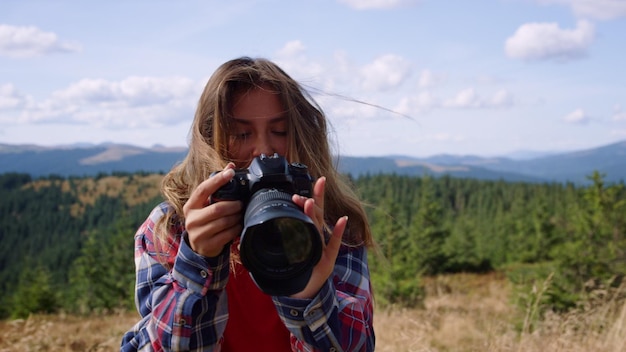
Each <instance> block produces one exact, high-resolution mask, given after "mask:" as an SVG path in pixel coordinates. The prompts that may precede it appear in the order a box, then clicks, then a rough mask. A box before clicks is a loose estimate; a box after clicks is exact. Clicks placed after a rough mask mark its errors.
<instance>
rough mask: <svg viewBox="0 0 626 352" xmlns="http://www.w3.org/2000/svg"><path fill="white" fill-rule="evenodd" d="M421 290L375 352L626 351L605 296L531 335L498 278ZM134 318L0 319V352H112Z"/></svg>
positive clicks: (388, 316)
mask: <svg viewBox="0 0 626 352" xmlns="http://www.w3.org/2000/svg"><path fill="white" fill-rule="evenodd" d="M425 285H426V286H425V287H426V290H427V299H426V302H425V307H424V309H415V310H402V309H389V310H382V309H379V310H378V311H377V312H376V316H375V327H376V335H377V344H376V345H377V348H376V350H377V351H394V352H401V351H421V352H435V351H437V352H443V351H459V352H464V351H467V352H469V351H511V352H521V351H525V352H544V351H563V352H565V351H567V352H583V351H584V352H588V351H594V352H626V306H625V305H624V303H623V302H622V303H618V302H617V301H614V300H612V299H610V298H607V299H606V300H605V302H603V303H602V304H599V305H597V306H596V307H594V308H593V309H589V310H587V311H585V312H574V313H571V314H568V315H565V316H548V317H546V319H545V320H544V321H542V322H541V323H539V324H538V325H536V326H535V329H533V330H532V331H531V329H525V328H524V324H521V325H522V326H521V327H516V324H515V322H516V321H517V322H520V321H522V322H523V321H524V316H525V315H526V314H525V313H524V312H519V311H516V310H515V309H514V308H513V306H512V305H511V303H510V294H511V293H510V287H509V285H508V284H507V282H506V280H504V279H503V278H502V277H499V276H497V275H482V276H477V275H455V276H444V277H438V278H431V279H426V280H425ZM531 310H532V307H531ZM528 313H531V311H530V310H529V312H528ZM520 314H521V315H520ZM515 318H517V319H515ZM135 320H136V315H135V314H134V313H123V314H116V315H105V316H97V317H90V318H81V317H75V316H65V315H54V316H32V317H30V318H28V319H26V320H14V321H4V322H0V351H1V352H5V351H6V352H8V351H114V350H117V349H118V345H119V341H120V338H121V336H122V334H123V333H124V331H125V330H126V329H127V328H128V327H130V326H131V325H133V324H134V322H135ZM518 326H519V324H518ZM520 329H521V331H522V332H521V333H520V332H519V331H520Z"/></svg>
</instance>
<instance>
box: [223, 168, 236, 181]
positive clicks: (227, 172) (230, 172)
mask: <svg viewBox="0 0 626 352" xmlns="http://www.w3.org/2000/svg"><path fill="white" fill-rule="evenodd" d="M233 176H235V170H233V169H228V170H224V171H223V172H222V177H223V178H224V179H225V180H230V179H231V178H233Z"/></svg>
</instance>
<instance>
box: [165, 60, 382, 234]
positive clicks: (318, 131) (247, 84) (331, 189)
mask: <svg viewBox="0 0 626 352" xmlns="http://www.w3.org/2000/svg"><path fill="white" fill-rule="evenodd" d="M261 86H263V87H270V88H271V89H272V90H273V91H275V92H276V93H277V94H278V96H279V97H280V99H281V102H282V104H283V106H284V107H285V108H286V111H287V116H288V121H289V122H288V133H287V135H288V136H289V138H288V147H287V148H288V152H287V155H288V158H289V159H290V160H289V161H290V162H294V161H298V162H300V163H303V164H305V165H307V167H308V169H309V173H310V174H311V176H313V177H314V178H318V177H320V176H325V177H326V190H325V200H324V204H325V213H326V221H327V222H329V223H330V224H334V223H335V222H336V221H337V219H338V218H339V217H341V216H344V215H348V218H349V220H348V221H349V223H348V230H347V231H346V232H345V233H344V237H343V242H344V244H346V245H351V246H361V245H365V246H371V245H372V244H373V240H372V235H371V232H370V228H369V225H368V222H367V218H366V215H365V211H364V209H363V206H362V204H361V202H360V201H359V199H358V197H357V196H356V194H355V193H354V191H353V190H352V188H351V187H350V184H349V183H348V181H347V179H346V178H345V177H344V176H343V175H340V174H339V173H338V172H337V170H336V168H335V167H334V165H333V158H332V155H331V151H330V146H329V142H328V137H327V136H328V127H327V122H326V117H325V115H324V114H323V112H322V109H321V108H320V107H319V106H318V105H317V103H315V101H314V100H313V99H312V98H311V96H310V95H309V94H308V92H306V91H305V90H304V89H303V88H302V87H301V86H300V84H298V83H297V82H296V81H295V80H294V79H292V78H291V77H290V76H289V75H287V73H285V72H284V71H283V70H282V69H281V68H280V67H278V66H277V65H276V64H274V63H273V62H271V61H269V60H267V59H263V58H256V59H253V58H249V57H241V58H237V59H234V60H231V61H228V62H226V63H224V64H222V65H221V66H220V67H219V68H218V69H217V70H216V71H215V73H214V74H213V75H212V76H211V78H210V79H209V81H208V82H207V84H206V86H205V88H204V91H203V92H202V95H201V96H200V101H199V103H198V108H197V110H196V113H195V116H194V120H193V124H192V127H191V131H190V141H189V151H188V153H187V156H186V157H185V159H184V160H183V161H182V162H181V163H180V164H178V165H176V166H175V167H174V168H172V170H171V171H170V172H169V173H168V174H167V175H165V177H164V179H163V182H162V187H161V191H162V194H163V196H164V197H165V199H166V200H167V201H168V202H169V203H170V204H171V205H172V207H173V212H170V213H168V214H166V215H165V216H164V217H163V218H161V221H160V222H159V223H158V224H157V236H159V238H160V239H161V240H162V241H167V240H168V238H167V237H168V236H169V233H170V226H173V224H174V223H176V222H178V223H179V224H180V223H183V222H184V215H183V205H184V204H185V203H186V202H187V200H188V199H189V196H190V195H191V192H192V191H193V190H194V189H195V188H196V187H197V186H198V185H199V184H200V183H201V182H202V181H204V180H205V179H207V178H208V177H209V176H210V174H211V173H212V172H214V171H217V170H221V169H222V168H223V167H224V166H225V165H226V164H227V163H228V162H229V161H232V160H230V159H229V153H228V140H229V135H228V131H229V128H228V126H229V118H230V111H231V109H232V104H233V101H234V99H235V97H236V95H237V94H239V93H241V92H242V91H245V90H246V89H252V88H255V87H261ZM296 141H297V143H296Z"/></svg>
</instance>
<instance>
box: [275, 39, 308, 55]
mask: <svg viewBox="0 0 626 352" xmlns="http://www.w3.org/2000/svg"><path fill="white" fill-rule="evenodd" d="M304 52H306V47H305V46H304V44H303V43H302V42H301V41H299V40H292V41H289V42H287V43H285V45H284V46H283V47H282V48H280V49H279V50H278V53H277V54H278V55H279V56H297V55H300V54H303V53H304Z"/></svg>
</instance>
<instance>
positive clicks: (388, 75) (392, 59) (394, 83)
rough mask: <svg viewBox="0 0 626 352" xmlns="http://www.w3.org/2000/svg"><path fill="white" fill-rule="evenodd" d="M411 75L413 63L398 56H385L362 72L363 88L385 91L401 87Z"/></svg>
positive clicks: (366, 66)
mask: <svg viewBox="0 0 626 352" xmlns="http://www.w3.org/2000/svg"><path fill="white" fill-rule="evenodd" d="M410 73H411V63H410V62H409V61H408V60H406V59H404V58H402V57H400V56H397V55H393V54H387V55H383V56H381V57H379V58H377V59H376V60H374V62H372V63H371V64H368V65H365V66H364V67H362V68H361V70H360V76H361V81H362V84H361V87H362V88H363V89H365V90H373V91H385V90H390V89H393V88H396V87H398V86H399V85H401V84H402V83H403V82H404V81H405V80H406V79H407V78H408V76H409V74H410Z"/></svg>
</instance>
